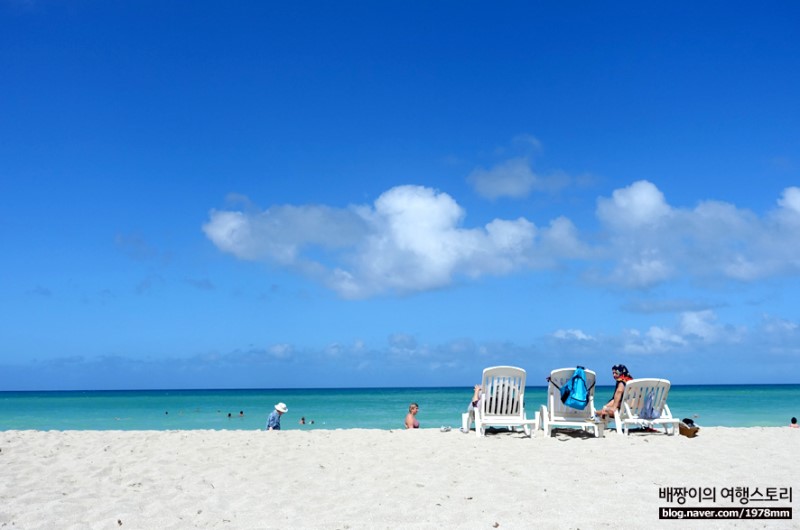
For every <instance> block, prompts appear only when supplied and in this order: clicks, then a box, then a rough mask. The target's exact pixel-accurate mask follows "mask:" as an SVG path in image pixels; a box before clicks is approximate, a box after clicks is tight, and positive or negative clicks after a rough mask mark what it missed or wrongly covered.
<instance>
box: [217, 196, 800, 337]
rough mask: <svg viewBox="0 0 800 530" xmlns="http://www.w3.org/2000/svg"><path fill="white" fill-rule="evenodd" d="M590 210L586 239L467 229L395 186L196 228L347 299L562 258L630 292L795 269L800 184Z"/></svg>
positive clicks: (557, 263)
mask: <svg viewBox="0 0 800 530" xmlns="http://www.w3.org/2000/svg"><path fill="white" fill-rule="evenodd" d="M595 213H596V216H597V219H598V221H599V222H600V225H599V228H600V229H599V230H593V231H592V232H589V231H588V230H587V234H591V235H586V236H581V234H580V233H579V231H578V229H577V227H576V226H575V225H574V224H573V223H572V222H571V221H570V220H569V219H568V218H567V217H563V216H562V217H558V218H556V219H553V220H552V221H551V222H550V223H549V224H548V225H542V226H536V225H535V224H534V223H532V222H531V221H529V220H528V219H526V218H524V217H518V218H516V219H494V220H492V221H490V222H488V223H486V224H485V225H484V226H478V227H466V226H464V218H465V212H464V210H463V208H462V207H461V206H460V205H459V204H458V203H457V202H456V201H455V200H454V199H453V197H451V196H450V195H448V194H447V193H443V192H440V191H437V190H434V189H431V188H427V187H423V186H398V187H395V188H391V189H389V190H388V191H386V192H385V193H383V194H382V195H381V196H380V197H378V198H377V199H376V200H375V202H374V203H373V204H371V205H360V206H352V207H349V208H333V207H329V206H324V205H301V206H291V205H282V206H273V207H270V208H268V209H267V210H264V211H259V210H253V209H252V208H246V209H244V210H243V211H239V210H213V211H212V212H211V213H210V217H209V220H208V222H207V223H206V224H205V225H204V226H203V230H204V232H205V233H206V235H207V236H208V238H209V239H210V240H211V241H212V242H213V243H214V244H215V245H216V246H217V247H218V248H219V249H220V250H222V251H223V252H227V253H230V254H232V255H234V256H236V257H237V258H240V259H247V260H258V261H265V262H270V263H274V264H278V265H280V266H284V267H287V268H290V269H293V270H297V271H299V272H301V273H303V274H306V275H309V276H312V277H314V278H315V279H316V280H318V281H320V282H322V283H323V284H325V285H327V286H328V287H330V288H331V289H334V290H335V291H336V292H338V293H339V294H340V295H341V296H344V297H347V298H364V297H369V296H373V295H376V294H382V293H411V292H417V291H425V290H431V289H437V288H441V287H445V286H448V285H450V284H452V283H453V282H455V281H458V280H459V279H464V278H478V277H481V276H484V275H503V274H510V273H513V272H515V271H519V270H525V269H544V268H557V267H561V266H563V265H564V264H565V263H566V262H567V261H568V260H569V261H570V262H571V263H575V261H576V260H577V261H578V262H580V263H582V264H583V265H585V269H586V271H587V277H588V278H591V279H593V280H594V281H601V282H605V283H613V284H617V285H620V286H623V287H629V288H646V287H650V286H653V285H656V284H659V283H663V282H667V281H671V280H674V279H688V280H693V281H699V282H707V281H714V282H720V281H724V280H725V279H733V280H736V281H745V282H746V281H753V280H757V279H759V278H764V277H769V276H776V275H782V274H797V273H798V272H800V188H796V187H790V188H786V189H785V190H784V191H783V193H782V195H781V197H780V198H779V199H777V200H776V204H775V207H774V208H773V209H772V210H771V211H769V212H767V213H766V214H764V215H762V216H759V215H757V214H756V213H754V212H752V211H750V210H747V209H743V208H739V207H737V206H736V205H733V204H729V203H725V202H720V201H711V200H707V201H703V202H700V203H698V204H696V205H695V206H694V207H692V208H685V207H676V206H672V205H670V204H669V203H668V201H667V198H666V197H665V196H664V194H663V193H662V192H661V191H660V190H659V189H658V188H657V187H656V186H655V185H654V184H653V183H651V182H648V181H638V182H634V183H633V184H631V185H630V186H627V187H624V188H620V189H617V190H615V191H613V192H612V193H611V195H610V196H608V197H600V198H598V200H597V209H596V212H595ZM586 241H591V242H592V244H591V245H589V244H588V243H586ZM662 340H663V339H662Z"/></svg>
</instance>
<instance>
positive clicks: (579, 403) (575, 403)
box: [560, 366, 594, 410]
mask: <svg viewBox="0 0 800 530" xmlns="http://www.w3.org/2000/svg"><path fill="white" fill-rule="evenodd" d="M593 386H594V384H592V387H593ZM592 387H589V386H587V384H586V372H585V370H584V368H583V366H578V367H577V368H575V372H573V374H572V377H570V379H569V381H567V382H566V383H565V384H564V386H562V387H561V388H560V390H561V402H562V403H563V404H564V405H566V406H568V407H570V408H573V409H578V410H583V409H585V408H586V405H588V404H589V392H590V391H591V390H592Z"/></svg>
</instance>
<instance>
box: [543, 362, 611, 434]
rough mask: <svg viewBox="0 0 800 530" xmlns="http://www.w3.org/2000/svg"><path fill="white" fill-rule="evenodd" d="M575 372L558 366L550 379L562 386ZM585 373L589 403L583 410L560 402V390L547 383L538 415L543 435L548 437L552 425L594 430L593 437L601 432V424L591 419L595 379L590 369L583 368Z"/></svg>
mask: <svg viewBox="0 0 800 530" xmlns="http://www.w3.org/2000/svg"><path fill="white" fill-rule="evenodd" d="M574 373H575V368H559V369H558V370H553V371H552V372H550V381H552V382H553V383H555V384H556V385H558V386H559V387H562V386H564V385H565V384H566V383H567V382H568V381H569V380H570V379H571V378H572V374H574ZM584 373H585V374H586V388H587V389H588V390H589V403H588V404H587V405H586V408H585V409H583V410H580V409H574V408H572V407H568V406H566V405H565V404H563V403H562V402H561V391H560V390H559V389H558V388H556V387H555V385H553V384H551V383H548V384H547V404H546V405H542V407H541V409H540V411H539V417H540V418H541V421H542V430H544V435H545V437H550V436H551V434H552V430H553V427H556V426H558V427H578V428H580V429H581V430H584V431H590V430H591V431H592V432H594V435H595V437H600V436H602V434H603V429H602V425H599V424H597V423H595V422H594V421H592V419H593V417H594V413H595V408H594V383H595V380H596V379H597V376H596V374H595V373H594V372H593V371H592V370H584Z"/></svg>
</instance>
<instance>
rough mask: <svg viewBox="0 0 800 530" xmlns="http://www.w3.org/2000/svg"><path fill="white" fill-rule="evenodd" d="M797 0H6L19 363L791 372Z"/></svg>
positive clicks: (57, 371) (799, 73) (350, 381)
mask: <svg viewBox="0 0 800 530" xmlns="http://www.w3.org/2000/svg"><path fill="white" fill-rule="evenodd" d="M799 22H800V7H798V5H797V4H796V3H794V2H775V3H771V4H770V5H769V8H768V9H765V8H762V9H759V8H758V6H754V5H753V4H751V3H739V2H703V3H702V4H697V3H696V2H670V3H661V4H657V5H652V4H650V5H643V4H641V3H636V2H632V3H619V4H615V5H613V6H609V5H600V4H596V3H582V4H581V3H579V4H567V5H539V4H537V3H531V2H506V3H502V4H500V5H498V4H497V3H488V2H487V3H479V2H467V3H464V2H426V3H422V2H419V3H413V2H412V3H408V2H380V3H374V2H337V3H329V2H328V3H322V2H300V3H297V2H284V3H269V2H235V3H233V4H219V3H214V2H204V1H193V2H166V3H165V2H147V1H145V2H130V3H124V2H122V3H120V2H91V1H84V2H39V1H36V0H31V1H23V0H3V1H2V2H0V78H2V81H1V82H0V192H2V209H0V243H2V260H0V310H1V311H2V318H1V319H0V373H2V377H0V390H17V389H23V390H34V389H122V388H251V387H269V388H280V387H343V386H418V385H419V386H429V385H434V386H439V385H465V386H469V385H471V384H472V383H473V382H475V381H476V380H477V379H478V378H479V377H480V372H481V370H482V369H483V368H484V367H486V366H491V365H496V364H512V365H518V366H522V367H523V368H525V369H526V370H528V372H529V381H530V382H531V383H533V384H538V383H537V382H539V381H543V379H544V377H545V376H546V375H547V374H548V373H549V371H550V370H551V369H554V368H559V367H562V366H573V365H576V364H581V365H584V366H586V367H587V368H591V369H594V370H596V371H597V372H598V373H599V375H600V383H601V384H602V383H610V382H611V379H610V373H609V372H610V366H611V365H612V364H616V363H624V364H626V365H627V366H628V367H629V368H630V370H631V372H632V373H633V375H634V376H639V377H667V378H669V379H671V380H672V381H673V382H674V383H676V384H693V383H750V382H757V383H773V382H782V383H798V382H800V381H799V380H798V375H797V369H798V367H800V362H798V361H799V360H800V310H799V309H798V307H800V306H798V304H797V303H796V300H797V298H798V294H800V281H799V279H800V98H798V96H797V94H800V36H799V34H798V32H797V26H798V23H799Z"/></svg>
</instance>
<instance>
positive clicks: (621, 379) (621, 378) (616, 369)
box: [597, 364, 633, 419]
mask: <svg viewBox="0 0 800 530" xmlns="http://www.w3.org/2000/svg"><path fill="white" fill-rule="evenodd" d="M611 375H612V376H613V377H614V381H616V382H617V386H616V387H615V388H614V396H613V397H612V398H611V400H610V401H609V402H608V403H606V404H605V405H604V406H603V408H601V409H600V410H598V411H597V417H598V418H601V419H606V418H608V417H609V416H614V412H615V411H617V410H619V408H620V406H622V395H623V394H624V393H625V384H626V383H627V382H628V381H630V380H631V379H633V377H631V374H630V373H628V368H627V367H626V366H625V365H624V364H615V365H614V366H613V367H612V368H611Z"/></svg>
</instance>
